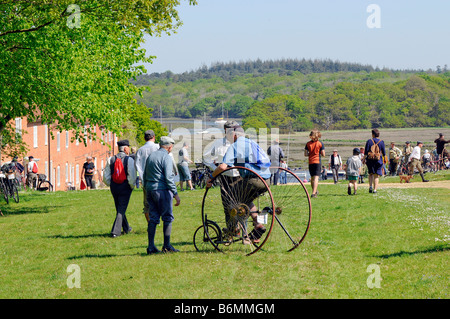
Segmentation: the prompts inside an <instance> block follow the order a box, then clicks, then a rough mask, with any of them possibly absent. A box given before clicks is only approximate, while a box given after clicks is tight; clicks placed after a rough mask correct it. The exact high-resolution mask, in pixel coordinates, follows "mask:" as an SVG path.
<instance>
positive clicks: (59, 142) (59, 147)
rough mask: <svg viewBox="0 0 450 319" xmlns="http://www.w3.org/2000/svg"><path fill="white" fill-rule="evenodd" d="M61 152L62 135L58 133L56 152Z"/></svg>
mask: <svg viewBox="0 0 450 319" xmlns="http://www.w3.org/2000/svg"><path fill="white" fill-rule="evenodd" d="M60 150H61V134H60V133H59V132H56V151H57V152H59V151H60Z"/></svg>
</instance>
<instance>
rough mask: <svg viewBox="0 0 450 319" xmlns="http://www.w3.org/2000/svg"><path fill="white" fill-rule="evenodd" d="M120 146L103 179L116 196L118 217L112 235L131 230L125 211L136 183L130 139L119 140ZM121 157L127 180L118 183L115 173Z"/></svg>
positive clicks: (106, 168)
mask: <svg viewBox="0 0 450 319" xmlns="http://www.w3.org/2000/svg"><path fill="white" fill-rule="evenodd" d="M117 146H119V153H117V155H115V156H113V157H111V158H110V159H109V161H108V164H107V165H106V167H105V170H104V172H103V181H104V183H105V184H106V185H109V187H110V189H111V194H112V196H113V198H114V204H115V206H116V219H115V220H114V224H113V227H112V229H111V236H112V237H118V236H120V233H121V230H122V228H123V232H124V233H125V234H127V233H129V232H130V231H131V229H132V228H131V227H130V225H128V221H127V217H126V216H125V212H126V211H127V207H128V202H129V201H130V197H131V192H132V191H133V188H134V185H135V183H136V169H135V167H134V160H133V158H131V157H129V156H128V155H129V154H130V143H129V142H128V140H121V141H118V142H117ZM118 158H120V159H121V161H122V163H123V167H124V171H125V173H126V180H125V181H124V182H123V183H116V182H114V180H113V174H114V173H115V171H114V169H115V166H114V164H115V162H116V161H117V159H118Z"/></svg>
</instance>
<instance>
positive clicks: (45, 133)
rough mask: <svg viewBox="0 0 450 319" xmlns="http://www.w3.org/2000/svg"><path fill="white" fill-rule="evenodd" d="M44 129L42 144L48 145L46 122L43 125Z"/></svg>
mask: <svg viewBox="0 0 450 319" xmlns="http://www.w3.org/2000/svg"><path fill="white" fill-rule="evenodd" d="M44 130H45V132H44V136H45V139H44V145H48V125H47V124H45V125H44Z"/></svg>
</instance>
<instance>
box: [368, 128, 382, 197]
mask: <svg viewBox="0 0 450 319" xmlns="http://www.w3.org/2000/svg"><path fill="white" fill-rule="evenodd" d="M379 137H380V131H379V130H378V129H373V130H372V138H371V139H369V140H367V142H366V146H365V147H364V154H366V165H367V171H368V173H369V193H376V192H377V187H378V181H379V178H380V176H381V175H382V174H383V173H382V168H383V164H384V163H383V159H384V158H385V157H386V150H385V147H384V142H383V141H382V140H381V139H380V138H379Z"/></svg>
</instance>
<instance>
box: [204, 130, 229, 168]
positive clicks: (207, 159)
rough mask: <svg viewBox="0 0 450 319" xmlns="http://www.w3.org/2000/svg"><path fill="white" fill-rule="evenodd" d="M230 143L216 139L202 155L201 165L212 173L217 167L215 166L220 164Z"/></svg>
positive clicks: (223, 139) (224, 139) (222, 139)
mask: <svg viewBox="0 0 450 319" xmlns="http://www.w3.org/2000/svg"><path fill="white" fill-rule="evenodd" d="M229 146H230V142H228V140H227V139H226V138H218V139H216V140H215V141H214V142H213V143H212V144H211V145H209V146H208V147H207V148H206V149H205V152H204V153H203V163H204V164H205V165H207V166H209V168H210V169H211V170H212V171H214V170H215V169H216V168H217V166H216V165H215V164H220V163H222V159H223V156H224V155H225V153H226V152H227V149H228V147H229Z"/></svg>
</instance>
